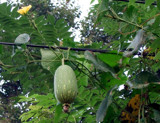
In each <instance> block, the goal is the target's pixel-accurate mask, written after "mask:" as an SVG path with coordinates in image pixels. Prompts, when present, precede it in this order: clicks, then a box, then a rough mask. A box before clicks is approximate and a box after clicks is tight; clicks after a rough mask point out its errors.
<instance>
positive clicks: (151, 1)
mask: <svg viewBox="0 0 160 123" xmlns="http://www.w3.org/2000/svg"><path fill="white" fill-rule="evenodd" d="M154 1H155V0H146V1H145V5H146V6H150V5H151V4H152V3H154Z"/></svg>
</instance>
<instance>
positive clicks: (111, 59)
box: [97, 53, 122, 67]
mask: <svg viewBox="0 0 160 123" xmlns="http://www.w3.org/2000/svg"><path fill="white" fill-rule="evenodd" d="M97 56H98V58H99V59H100V60H102V61H103V62H105V63H106V64H108V65H110V66H111V67H114V66H116V65H117V64H118V62H119V60H120V59H121V58H122V56H121V55H119V54H104V53H101V54H98V55H97Z"/></svg>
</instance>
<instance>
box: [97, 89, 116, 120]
mask: <svg viewBox="0 0 160 123" xmlns="http://www.w3.org/2000/svg"><path fill="white" fill-rule="evenodd" d="M116 88H117V86H115V87H113V88H112V89H111V90H109V91H108V93H107V95H106V98H105V99H104V100H103V101H102V103H101V104H100V106H99V109H98V111H97V113H96V121H97V122H98V123H99V122H102V121H103V120H104V118H105V116H106V112H107V110H108V107H109V106H110V104H111V103H112V95H113V90H115V89H116Z"/></svg>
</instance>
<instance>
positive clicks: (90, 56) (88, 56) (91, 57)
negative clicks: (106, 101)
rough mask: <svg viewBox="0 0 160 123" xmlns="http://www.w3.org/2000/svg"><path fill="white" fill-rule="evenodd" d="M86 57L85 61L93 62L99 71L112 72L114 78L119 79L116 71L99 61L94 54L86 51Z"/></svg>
mask: <svg viewBox="0 0 160 123" xmlns="http://www.w3.org/2000/svg"><path fill="white" fill-rule="evenodd" d="M84 56H85V59H88V60H89V61H91V62H92V63H93V64H94V65H95V67H96V68H97V69H99V70H101V71H104V72H110V73H111V74H112V76H113V77H115V78H117V75H116V74H115V71H114V69H113V68H112V67H111V66H109V65H108V64H105V63H104V62H103V61H101V60H100V59H98V58H97V56H96V55H94V54H93V53H92V52H90V51H85V53H84Z"/></svg>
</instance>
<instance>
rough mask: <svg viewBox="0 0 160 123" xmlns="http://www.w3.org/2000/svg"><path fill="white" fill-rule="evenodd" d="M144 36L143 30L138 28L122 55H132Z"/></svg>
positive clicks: (143, 39) (142, 41)
mask: <svg viewBox="0 0 160 123" xmlns="http://www.w3.org/2000/svg"><path fill="white" fill-rule="evenodd" d="M144 41H145V38H144V31H143V30H142V29H140V30H139V31H138V32H137V34H136V37H135V38H134V40H133V41H132V42H131V44H130V45H129V46H128V47H127V50H126V51H125V52H124V53H123V56H124V57H130V56H131V55H133V54H134V53H135V52H137V51H138V50H139V48H140V47H141V45H142V44H143V43H144Z"/></svg>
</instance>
